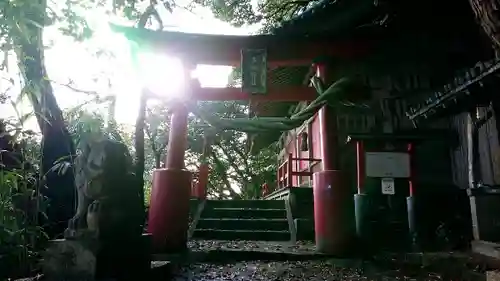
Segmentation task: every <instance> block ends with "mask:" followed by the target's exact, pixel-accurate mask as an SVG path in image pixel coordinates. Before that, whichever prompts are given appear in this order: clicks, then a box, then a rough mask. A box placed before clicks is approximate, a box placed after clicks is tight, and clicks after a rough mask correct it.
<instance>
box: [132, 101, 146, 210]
mask: <svg viewBox="0 0 500 281" xmlns="http://www.w3.org/2000/svg"><path fill="white" fill-rule="evenodd" d="M146 103H147V96H146V95H145V94H144V93H142V94H141V99H140V102H139V114H138V115H137V120H136V122H135V136H134V145H135V175H136V177H137V182H138V184H139V185H140V189H141V199H142V202H144V127H145V122H146Z"/></svg>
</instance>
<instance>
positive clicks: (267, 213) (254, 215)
mask: <svg viewBox="0 0 500 281" xmlns="http://www.w3.org/2000/svg"><path fill="white" fill-rule="evenodd" d="M201 218H214V219H221V218H228V219H285V218H286V210H285V209H241V208H211V209H204V210H203V213H202V214H201Z"/></svg>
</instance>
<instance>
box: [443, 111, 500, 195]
mask: <svg viewBox="0 0 500 281" xmlns="http://www.w3.org/2000/svg"><path fill="white" fill-rule="evenodd" d="M487 110H488V108H487V107H479V108H477V113H478V117H480V118H481V117H483V116H485V114H486V112H487ZM468 120H469V118H468V114H467V113H465V112H464V113H461V114H458V115H455V116H452V117H450V123H451V124H450V125H451V127H452V128H454V129H455V130H456V131H457V133H458V134H457V135H458V145H457V146H456V148H455V149H454V150H453V151H452V168H453V180H454V182H455V184H456V185H457V186H459V187H460V188H468V186H469V180H468V174H469V167H468V149H467V145H468V138H467V123H468ZM496 122H497V121H496V119H495V117H494V116H493V117H491V118H490V119H489V120H488V121H487V122H486V124H484V125H483V126H482V127H481V128H480V129H479V145H478V148H479V153H478V154H479V166H480V167H479V168H480V169H479V171H480V177H481V181H482V182H483V183H485V184H492V185H497V184H500V145H499V142H498V131H497V126H496Z"/></svg>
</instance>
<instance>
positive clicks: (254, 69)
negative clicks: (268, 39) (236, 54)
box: [241, 49, 267, 94]
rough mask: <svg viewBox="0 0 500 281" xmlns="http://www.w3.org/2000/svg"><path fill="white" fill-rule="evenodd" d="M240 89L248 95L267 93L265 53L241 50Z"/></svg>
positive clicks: (262, 50) (260, 50) (254, 50)
mask: <svg viewBox="0 0 500 281" xmlns="http://www.w3.org/2000/svg"><path fill="white" fill-rule="evenodd" d="M241 76H242V77H241V78H242V79H241V80H242V85H241V89H242V90H243V92H246V93H249V94H265V93H267V51H266V50H265V49H243V50H241Z"/></svg>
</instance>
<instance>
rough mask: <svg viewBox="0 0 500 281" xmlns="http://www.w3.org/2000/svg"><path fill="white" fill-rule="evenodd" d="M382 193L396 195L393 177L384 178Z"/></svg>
mask: <svg viewBox="0 0 500 281" xmlns="http://www.w3.org/2000/svg"><path fill="white" fill-rule="evenodd" d="M381 184H382V194H388V195H394V194H396V188H395V186H394V179H393V178H382V180H381Z"/></svg>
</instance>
